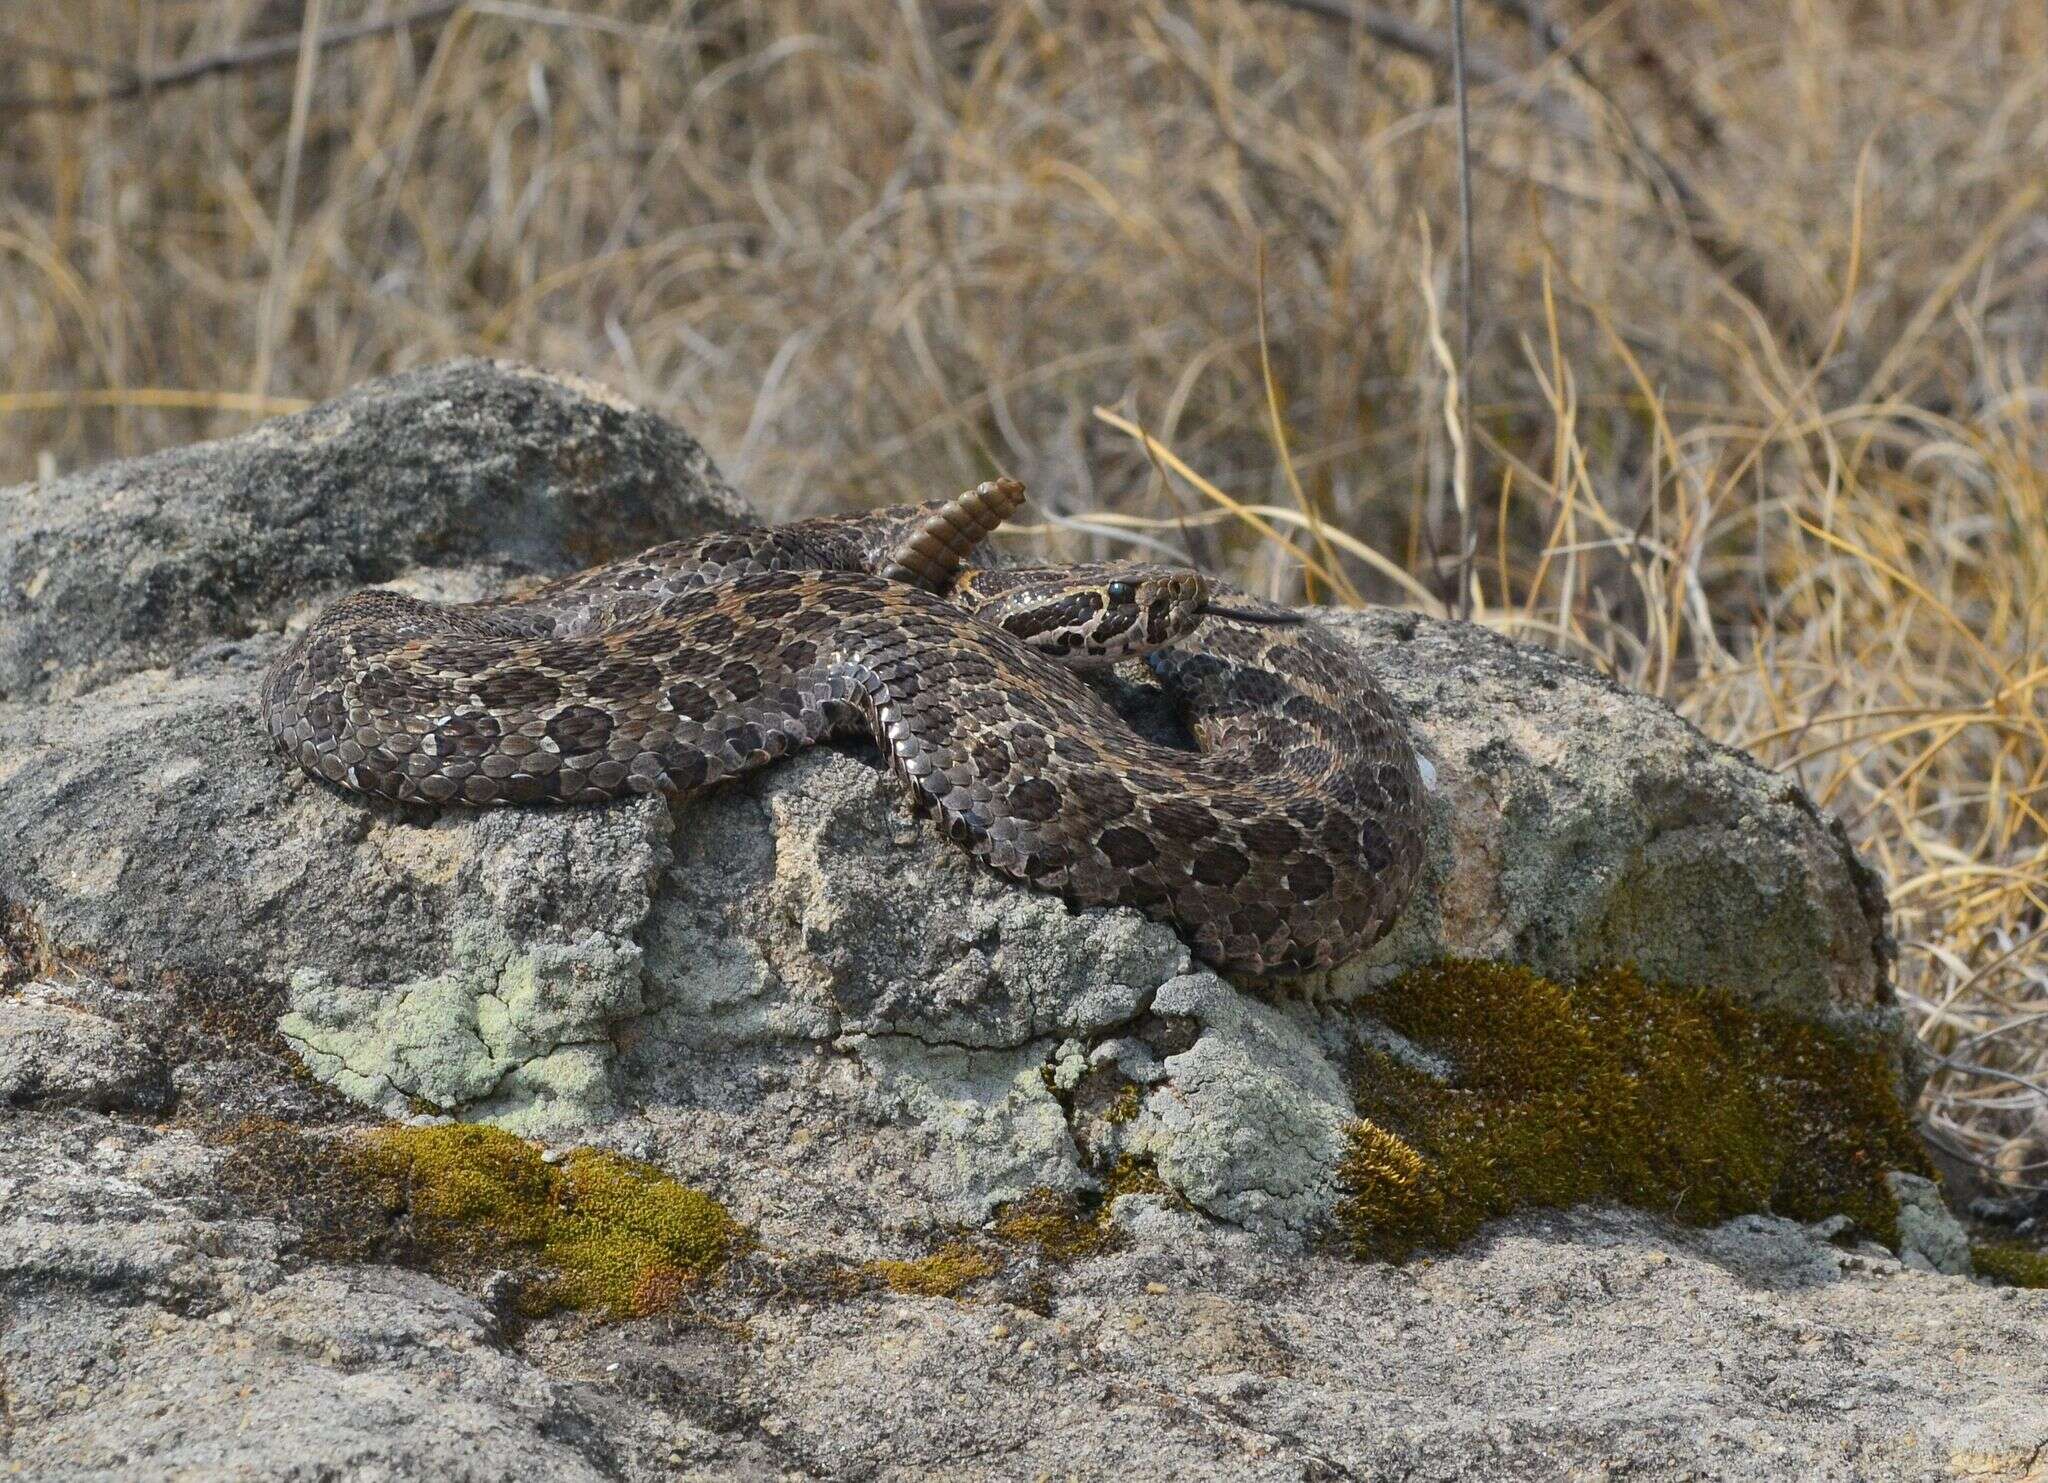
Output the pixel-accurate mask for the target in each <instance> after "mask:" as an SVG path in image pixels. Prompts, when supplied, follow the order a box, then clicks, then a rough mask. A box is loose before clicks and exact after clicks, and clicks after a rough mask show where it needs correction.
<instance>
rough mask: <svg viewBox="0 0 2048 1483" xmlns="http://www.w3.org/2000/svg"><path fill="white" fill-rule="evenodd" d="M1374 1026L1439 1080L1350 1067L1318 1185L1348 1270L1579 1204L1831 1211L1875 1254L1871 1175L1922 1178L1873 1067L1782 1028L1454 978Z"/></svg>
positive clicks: (1776, 1020)
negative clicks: (1436, 1060)
mask: <svg viewBox="0 0 2048 1483" xmlns="http://www.w3.org/2000/svg"><path fill="white" fill-rule="evenodd" d="M1374 1012H1375V1013H1376V1014H1377V1015H1378V1016H1379V1017H1380V1018H1381V1019H1382V1020H1384V1021H1385V1023H1386V1024H1388V1025H1389V1026H1390V1027H1391V1028H1392V1029H1394V1030H1396V1031H1397V1032H1399V1033H1400V1034H1401V1035H1403V1036H1405V1037H1406V1038H1407V1039H1409V1040H1410V1041H1412V1042H1413V1043H1414V1044H1415V1045H1416V1046H1418V1047H1419V1048H1421V1049H1422V1050H1424V1051H1427V1052H1429V1053H1430V1054H1432V1055H1434V1056H1437V1057H1440V1058H1441V1059H1443V1060H1444V1061H1445V1062H1447V1063H1448V1064H1449V1065H1450V1066H1451V1067H1452V1071H1453V1074H1452V1078H1451V1084H1450V1085H1448V1086H1447V1085H1444V1084H1442V1083H1439V1082H1438V1081H1436V1080H1435V1079H1433V1078H1431V1077H1429V1076H1427V1075H1424V1074H1423V1073H1421V1072H1420V1071H1417V1070H1415V1069H1414V1068H1412V1067H1410V1066H1407V1065H1405V1064H1403V1063H1402V1062H1400V1061H1398V1060H1396V1059H1394V1058H1393V1057H1391V1056H1388V1055H1385V1054H1381V1053H1377V1052H1371V1053H1367V1054H1365V1055H1364V1056H1362V1057H1361V1059H1360V1062H1359V1064H1358V1066H1357V1068H1356V1073H1355V1076H1354V1091H1355V1094H1356V1097H1357V1106H1358V1112H1359V1119H1360V1120H1359V1122H1358V1123H1356V1124H1355V1125H1354V1126H1353V1128H1352V1131H1351V1137H1350V1145H1349V1149H1348V1152H1347V1154H1346V1156H1345V1158H1344V1160H1343V1162H1342V1164H1341V1166H1340V1168H1339V1178H1340V1181H1341V1183H1342V1185H1343V1187H1344V1190H1345V1192H1346V1194H1345V1199H1344V1200H1343V1202H1342V1204H1341V1206H1340V1209H1339V1225H1340V1229H1341V1231H1342V1234H1343V1237H1344V1240H1345V1242H1346V1243H1347V1244H1348V1245H1349V1246H1350V1248H1351V1249H1352V1251H1353V1252H1354V1253H1355V1254H1357V1255H1359V1256H1361V1257H1386V1258H1393V1259H1399V1258H1401V1257H1405V1256H1406V1255H1408V1254H1409V1253H1410V1252H1412V1251H1414V1250H1416V1249H1417V1248H1418V1247H1424V1246H1431V1247H1441V1246H1449V1245H1454V1244H1456V1243H1457V1242H1458V1241H1460V1240H1462V1239H1464V1238H1465V1237H1466V1236H1468V1235H1470V1234H1471V1233H1472V1231H1473V1230H1474V1229H1476V1228H1477V1227H1478V1226H1479V1225H1480V1224H1481V1223H1482V1222H1483V1221H1486V1220H1490V1219H1493V1218H1495V1217H1497V1216H1502V1215H1506V1214H1508V1213H1509V1212H1510V1211H1513V1210H1516V1209H1519V1208H1522V1207H1525V1206H1532V1205H1550V1206H1563V1205H1573V1204H1578V1203H1582V1202H1587V1201H1599V1200H1610V1201H1615V1202H1618V1203H1622V1204H1627V1205H1634V1206H1638V1207H1641V1208H1644V1209H1650V1210H1656V1211H1659V1212H1662V1213H1664V1214H1667V1215H1671V1216H1674V1217H1676V1218H1678V1219H1680V1220H1685V1221H1691V1222H1711V1221H1717V1220H1723V1219H1726V1218H1728V1217H1730V1216H1734V1215H1738V1214H1742V1213H1745V1212H1749V1211H1759V1210H1773V1211H1777V1212H1779V1213H1782V1214H1785V1215H1789V1216H1793V1217H1795V1218H1797V1219H1802V1220H1813V1219H1819V1218H1821V1217H1822V1216H1826V1215H1831V1214H1835V1213H1837V1212H1840V1213H1845V1214H1847V1215H1849V1216H1851V1217H1852V1218H1854V1219H1855V1220H1856V1221H1857V1222H1858V1223H1859V1224H1860V1225H1862V1226H1863V1227H1864V1228H1865V1229H1867V1230H1869V1231H1871V1232H1873V1233H1874V1234H1877V1235H1878V1236H1880V1237H1882V1238H1883V1239H1885V1240H1894V1239H1895V1238H1896V1221H1897V1208H1896V1206H1895V1204H1894V1202H1893V1200H1892V1197H1891V1195H1890V1193H1889V1191H1887V1190H1886V1188H1885V1186H1884V1174H1885V1172H1886V1171H1887V1170H1893V1169H1903V1170H1911V1171H1914V1172H1924V1169H1925V1163H1924V1159H1923V1157H1922V1155H1921V1153H1920V1150H1919V1147H1918V1145H1917V1144H1916V1142H1915V1140H1914V1138H1913V1133H1912V1129H1911V1127H1910V1125H1909V1123H1908V1122H1907V1118H1906V1114H1905V1110H1904V1109H1903V1108H1902V1107H1901V1106H1900V1105H1899V1101H1898V1097H1897V1095H1896V1091H1895V1089H1894V1079H1893V1072H1892V1064H1891V1060H1890V1057H1889V1056H1888V1055H1887V1054H1886V1052H1885V1049H1884V1047H1883V1046H1881V1045H1879V1044H1877V1043H1874V1042H1872V1043H1857V1042H1854V1041H1851V1040H1848V1039H1846V1038H1843V1037H1841V1036H1838V1035H1835V1034H1832V1033H1830V1032H1828V1031H1825V1030H1823V1029H1821V1028H1819V1027H1817V1026H1815V1025H1813V1024H1811V1023H1809V1022H1807V1021H1804V1020H1800V1019H1798V1018H1795V1017H1793V1016H1791V1015H1788V1014H1783V1013H1779V1012H1775V1011H1770V1010H1759V1009H1752V1008H1745V1007H1743V1006H1739V1005H1736V1004H1733V1003H1731V1002H1728V1001H1726V1000H1723V999H1720V998H1717V997H1714V996H1710V995H1704V994H1695V993H1689V992H1683V991H1677V990H1667V989H1656V988H1652V987H1650V986H1648V985H1646V984H1644V983H1643V981H1642V980H1641V979H1640V978H1638V977H1637V976H1636V975H1635V974H1634V973H1632V972H1628V971H1625V970H1615V971H1610V972H1604V973H1600V974H1596V975H1593V976H1591V977H1589V978H1588V979H1586V980H1585V981H1583V982H1581V983H1578V984H1574V985H1570V986H1565V985H1561V984H1556V983H1552V982H1549V981H1548V980H1545V979H1542V978H1539V977H1537V976H1536V975H1535V974H1533V973H1530V972H1529V971H1527V970H1526V969H1521V968H1515V967H1510V966H1506V965H1501V964H1491V963H1464V962H1454V963H1446V964H1442V965H1439V966H1437V967H1434V968H1428V969H1423V970H1419V971H1417V972H1414V973H1411V974H1408V975H1407V976H1406V977H1404V978H1403V979H1401V980H1400V981H1399V982H1398V983H1396V984H1394V985H1392V986H1391V987H1389V988H1388V989H1387V990H1386V991H1385V992H1384V993H1383V994H1381V995H1379V996H1378V997H1377V999H1376V1001H1375V1004H1374Z"/></svg>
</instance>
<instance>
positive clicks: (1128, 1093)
mask: <svg viewBox="0 0 2048 1483" xmlns="http://www.w3.org/2000/svg"><path fill="white" fill-rule="evenodd" d="M1143 1102H1144V1098H1143V1095H1142V1094H1141V1093H1140V1092H1139V1091H1138V1087H1137V1083H1135V1082H1128V1081H1127V1082H1125V1083H1124V1085H1123V1087H1122V1089H1121V1090H1120V1091H1118V1092H1117V1094H1116V1100H1115V1101H1114V1102H1111V1103H1110V1104H1109V1110H1108V1111H1106V1112H1104V1113H1103V1114H1102V1120H1103V1121H1104V1122H1106V1123H1108V1124H1110V1126H1112V1127H1115V1126H1117V1125H1118V1124H1121V1123H1127V1122H1133V1121H1135V1120H1136V1119H1137V1116H1138V1109H1139V1108H1140V1107H1141V1106H1142V1105H1143Z"/></svg>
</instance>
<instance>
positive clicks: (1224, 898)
mask: <svg viewBox="0 0 2048 1483" xmlns="http://www.w3.org/2000/svg"><path fill="white" fill-rule="evenodd" d="M1021 499H1022V488H1021V486H1019V485H1016V484H1014V483H1012V482H1011V481H1008V480H999V481H996V482H995V483H992V484H984V485H982V486H980V487H979V488H978V489H976V490H973V491H970V492H969V493H968V494H966V495H963V496H961V497H959V498H958V499H955V500H951V501H937V502H933V503H931V504H926V505H916V506H903V507H899V508H896V509H893V510H884V511H879V512H876V513H873V514H868V515H858V516H844V517H828V518H824V519H817V520H807V521H801V522H798V523H796V524H792V525H784V526H778V527H772V528H762V529H753V530H738V531H727V532H722V533H719V534H716V535H711V536H706V537H702V538H699V539H696V540H692V541H683V542H676V543H673V544H671V545H667V546H658V547H656V548H654V549H653V550H651V551H647V552H644V553H642V554H641V555H640V556H637V557H633V558H630V559H628V560H625V561H620V562H614V563H612V564H610V565H607V566H602V567H596V568H593V569H592V570H590V571H587V572H583V573H579V574H578V575H576V576H573V577H568V578H565V579H563V580H561V581H557V582H552V583H549V584H547V585H545V586H543V587H540V588H538V589H537V590H535V591H533V592H531V593H528V594H527V595H525V596H524V597H521V598H517V599H512V600H507V601H502V602H485V603H469V604H460V605H441V604H435V603H428V602H422V601H418V600H416V599H413V598H409V597H405V596H402V595H400V594H397V593H391V592H381V591H374V590H372V591H365V592H358V593H355V594H353V595H352V596H350V597H347V598H344V599H343V600H342V601H340V602H338V603H336V604H335V605H334V606H333V607H331V608H329V609H328V610H327V611H326V612H324V613H323V614H322V615H321V616H320V617H319V619H317V620H316V621H315V622H314V623H313V624H312V625H311V626H310V627H309V628H307V629H306V630H305V631H304V632H303V633H301V634H300V635H299V636H298V637H297V638H296V639H295V640H294V641H293V642H292V643H291V644H290V645H289V646H288V647H287V648H286V649H285V650H284V651H283V652H282V653H281V654H280V655H279V656H278V658H277V660H276V661H275V663H274V664H273V665H272V667H271V669H270V672H269V673H268V674H267V675H266V676H265V679H264V685H263V708H264V714H265V720H266V723H267V725H268V727H269V729H270V733H271V736H272V737H273V739H274V740H275V741H276V743H277V746H278V748H279V750H280V751H281V752H282V753H283V754H284V756H285V757H286V758H288V759H289V760H291V761H292V762H295V763H297V764H298V765H299V766H301V767H303V768H304V769H305V770H306V771H307V772H309V773H311V774H313V775H314V776H315V777H320V778H325V779H327V780H329V781H330V782H333V783H336V784H339V785H341V786H344V787H348V788H353V789H356V790H359V791H361V792H365V793H374V794H380V795H383V796H385V797H389V798H395V799H401V800H413V801H423V802H428V803H450V804H476V805H482V804H504V803H534V802H543V801H550V800H552V801H559V802H569V803H580V802H593V801H599V800H603V799H607V798H615V797H619V796H621V795H624V794H628V793H644V792H662V793H667V794H671V795H679V796H687V795H690V794H693V793H696V792H698V791H700V790H702V789H704V788H707V787H710V786H711V785H713V784H715V783H717V782H718V781H720V780H721V779H724V778H729V777H732V776H734V775H736V774H739V773H743V772H747V771H750V770H751V769H753V768H756V767H760V766H763V765H765V764H766V763H768V762H770V761H772V760H774V759H775V758H777V757H780V756H782V755H784V754H786V753H788V752H791V751H794V750H796V749H798V748H800V747H804V746H807V745H809V744H810V743H812V742H815V741H818V740H820V739H822V738H825V737H828V736H831V735H833V734H835V733H848V732H866V733H868V734H871V735H872V736H873V737H874V738H875V740H876V741H877V743H878V744H879V745H880V746H881V747H882V748H883V750H884V752H885V753H886V754H887V755H888V757H889V759H890V764H891V766H892V767H893V768H894V770H895V771H896V772H897V773H898V774H899V775H900V776H901V777H903V778H904V779H905V780H906V781H907V782H908V783H909V784H910V786H911V788H912V789H913V791H914V794H915V797H916V799H917V801H918V803H919V805H920V806H921V807H924V808H927V809H929V810H930V811H931V812H932V813H934V814H935V815H936V817H937V818H938V820H939V821H940V823H941V825H942V826H943V828H944V830H945V832H946V833H947V835H948V836H950V837H951V838H953V839H955V840H958V841H959V842H961V843H963V844H964V845H966V846H967V848H969V849H970V850H971V851H973V853H974V854H976V855H977V856H979V857H980V858H981V859H982V860H984V861H985V862H987V864H989V865H990V866H992V867H993V868H995V869H996V870H998V871H1000V872H1002V873H1003V874H1005V875H1008V876H1012V877H1015V878H1016V879H1019V880H1022V881H1025V882H1028V883H1030V884H1032V885H1035V886H1039V887H1042V888H1045V889H1048V890H1053V891H1058V892H1060V893H1061V894H1063V895H1064V896H1066V897H1067V898H1068V899H1069V900H1071V901H1073V902H1075V903H1077V904H1080V905H1088V906H1101V905H1112V904H1121V905H1127V906H1135V907H1137V908H1138V909H1139V910H1141V911H1143V912H1145V913H1147V914H1148V915H1151V916H1154V917H1158V918H1161V919H1164V920H1166V921H1169V922H1171V923H1173V924H1174V925H1175V926H1176V927H1178V928H1179V929H1180V931H1181V932H1182V933H1183V934H1184V935H1185V936H1186V937H1187V938H1188V939H1189V941H1190V942H1191V943H1192V944H1193V945H1194V947H1195V949H1196V950H1197V951H1198V952H1199V953H1200V954H1201V955H1202V956H1203V957H1204V958H1206V959H1208V960H1209V961H1210V962H1211V963H1213V964H1215V965H1216V966H1217V967H1219V968H1221V969H1224V970H1226V971H1230V972H1234V973H1237V974H1240V975H1244V976H1250V977H1264V976H1267V975H1271V974H1279V973H1291V972H1298V971H1301V970H1304V969H1309V968H1319V967H1329V966H1331V965H1333V964H1335V963H1337V962H1340V961H1342V960H1343V959H1344V958H1346V957H1349V956H1351V955H1352V954H1353V953H1356V952H1357V951H1359V950H1360V949H1362V948H1364V947H1366V946H1367V945H1369V944H1370V943H1371V942H1373V941H1374V940H1375V939H1377V938H1378V937H1379V936H1380V935H1381V934H1382V933H1383V932H1384V931H1385V930H1386V929H1387V927H1388V925H1389V924H1390V923H1391V922H1392V920H1393V918H1394V914H1395V913H1396V912H1397V911H1398V910H1399V908H1400V906H1401V903H1402V901H1403V900H1404V899H1405V897H1406V896H1407V894H1408V891H1409V888H1410V886H1411V885H1412V884H1413V882H1414V879H1415V875H1416V872H1417V870H1418V868H1419V865H1420V861H1421V855H1422V837H1421V813H1422V802H1421V799H1422V783H1421V778H1420V776H1419V774H1418V769H1417V763H1416V758H1415V753H1414V751H1413V749H1412V747H1411V746H1410V744H1409V741H1408V738H1407V734H1406V731H1405V729H1404V727H1403V724H1402V721H1401V718H1400V715H1399V713H1398V711H1397V709H1396V707H1395V706H1394V704H1393V702H1392V701H1391V699H1390V698H1389V697H1388V696H1387V695H1386V694H1385V692H1384V691H1382V690H1381V688H1380V687H1379V685H1378V683H1377V682H1376V681H1375V679H1374V677H1373V675H1372V673H1371V670H1370V669H1369V668H1368V667H1367V666H1366V664H1365V662H1364V661H1363V659H1362V658H1360V657H1359V656H1358V655H1357V654H1355V653H1354V652H1352V651H1351V650H1350V649H1349V648H1348V647H1346V646H1345V645H1344V644H1342V643H1341V642H1340V641H1338V640H1336V639H1335V638H1334V637H1332V636H1331V635H1330V634H1328V633H1327V632H1325V631H1324V630H1323V629H1322V628H1321V627H1320V626H1318V625H1317V624H1315V623H1313V622H1303V621H1301V620H1299V619H1298V618H1295V617H1293V616H1292V615H1290V614H1288V612H1287V611H1286V610H1285V609H1277V608H1270V607H1268V606H1266V605H1264V604H1262V603H1259V602H1258V601H1257V600H1256V599H1252V598H1248V597H1246V596H1245V595H1244V594H1242V593H1236V592H1232V591H1230V590H1229V589H1227V588H1222V587H1215V586H1210V585H1206V584H1205V583H1204V582H1203V579H1201V578H1199V577H1197V576H1195V575H1194V574H1193V573H1190V572H1185V571H1180V570H1177V569H1168V568H1158V567H1153V568H1130V567H1071V568H1050V569H1038V570H1032V569H1010V568H984V569H975V568H967V567H965V566H964V562H965V560H966V558H967V557H968V555H969V554H970V552H971V550H972V548H973V547H974V545H975V543H976V542H978V541H979V540H980V539H981V537H982V536H984V535H986V534H987V533H988V532H989V531H990V530H993V529H994V528H995V526H996V525H998V524H1000V523H1001V521H1002V520H1003V519H1004V518H1006V517H1007V516H1008V515H1009V514H1010V513H1011V512H1012V511H1014V510H1015V509H1016V508H1017V506H1018V504H1019V503H1020V502H1021ZM1226 597H1227V604H1228V605H1226V602H1225V601H1221V600H1219V599H1224V598H1226ZM1135 653H1144V654H1145V657H1146V659H1147V662H1148V663H1149V664H1150V665H1151V667H1152V669H1153V670H1154V672H1155V673H1156V674H1157V675H1158V676H1159V678H1160V680H1161V681H1162V682H1163V684H1164V685H1165V687H1166V689H1167V691H1168V693H1169V694H1170V695H1171V697H1172V698H1173V699H1174V701H1175V703H1176V704H1177V705H1178V707H1179V709H1180V711H1181V714H1182V716H1183V718H1184V719H1185V721H1186V722H1187V724H1188V728H1189V730H1190V732H1191V733H1192V735H1193V736H1194V738H1195V741H1196V744H1197V747H1198V748H1199V750H1197V751H1195V752H1188V751H1185V750H1182V749H1178V748H1174V747H1169V746H1162V745H1158V744H1155V743H1153V742H1150V741H1147V740H1144V739H1142V738H1140V737H1139V736H1137V735H1136V734H1135V733H1133V732H1132V731H1131V730H1130V729H1129V728H1128V727H1127V726H1126V725H1125V723H1124V722H1123V720H1122V719H1121V718H1120V717H1119V716H1118V715H1117V714H1116V713H1115V711H1114V710H1112V709H1111V708H1110V706H1109V705H1108V704H1107V703H1106V702H1105V701H1104V700H1103V699H1102V698H1101V696H1100V695H1099V694H1098V693H1097V692H1096V691H1095V690H1094V689H1093V688H1091V687H1090V686H1089V685H1088V684H1087V683H1086V682H1085V681H1083V680H1082V679H1081V678H1079V677H1078V676H1077V675H1075V674H1074V673H1072V672H1071V671H1070V670H1069V669H1068V668H1065V667H1062V665H1061V664H1060V663H1059V662H1058V661H1059V660H1061V659H1064V660H1066V661H1068V662H1069V663H1073V662H1077V661H1078V662H1079V663H1082V664H1086V663H1089V662H1094V663H1098V664H1099V663H1106V662H1113V661H1114V660H1116V659H1118V658H1121V657H1127V656H1129V655H1132V654H1135Z"/></svg>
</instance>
